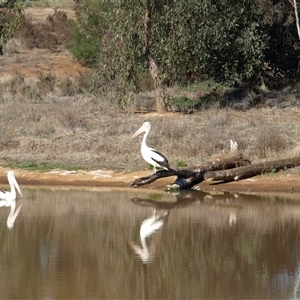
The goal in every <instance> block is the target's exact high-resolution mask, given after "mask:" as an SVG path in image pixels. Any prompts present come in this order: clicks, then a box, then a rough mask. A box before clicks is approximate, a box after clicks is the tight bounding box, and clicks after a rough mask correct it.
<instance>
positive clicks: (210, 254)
mask: <svg viewBox="0 0 300 300" xmlns="http://www.w3.org/2000/svg"><path fill="white" fill-rule="evenodd" d="M23 194H24V198H23V199H21V198H20V199H18V201H17V207H16V210H17V208H18V207H19V206H20V205H22V206H21V209H20V211H19V214H18V215H17V216H16V218H15V220H14V223H13V226H12V228H11V229H9V228H8V227H7V218H8V217H9V214H10V208H1V209H0V238H1V243H0V265H1V272H0V295H1V299H300V289H299V284H300V277H299V274H300V238H299V237H300V196H299V198H297V196H294V197H293V199H290V198H280V197H275V196H268V195H264V196H250V195H232V194H224V195H215V196H210V195H208V194H205V193H202V192H195V191H194V192H192V191H189V192H181V193H179V194H177V195H175V194H167V193H157V192H156V193H152V194H151V193H143V192H142V191H140V190H134V191H122V190H103V189H95V190H86V191H85V190H72V189H24V190H23Z"/></svg>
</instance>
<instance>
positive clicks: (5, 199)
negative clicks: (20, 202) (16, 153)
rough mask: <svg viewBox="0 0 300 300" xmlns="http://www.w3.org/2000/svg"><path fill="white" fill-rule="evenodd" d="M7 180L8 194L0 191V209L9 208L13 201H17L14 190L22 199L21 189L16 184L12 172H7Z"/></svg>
mask: <svg viewBox="0 0 300 300" xmlns="http://www.w3.org/2000/svg"><path fill="white" fill-rule="evenodd" d="M7 179H8V183H9V186H10V192H8V191H4V190H0V199H1V200H0V207H1V206H11V201H15V200H16V199H17V193H16V189H17V191H18V192H19V194H20V195H21V196H22V197H23V195H22V192H21V189H20V187H19V185H18V182H17V180H16V178H15V174H14V172H13V171H8V172H7Z"/></svg>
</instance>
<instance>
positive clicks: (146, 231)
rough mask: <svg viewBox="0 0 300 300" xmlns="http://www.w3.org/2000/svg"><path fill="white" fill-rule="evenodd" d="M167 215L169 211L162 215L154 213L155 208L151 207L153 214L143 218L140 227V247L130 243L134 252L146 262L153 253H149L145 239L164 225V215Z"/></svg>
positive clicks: (149, 260) (150, 258)
mask: <svg viewBox="0 0 300 300" xmlns="http://www.w3.org/2000/svg"><path fill="white" fill-rule="evenodd" d="M168 215H169V211H168V212H166V213H165V214H163V215H162V216H160V215H157V214H156V209H155V208H153V215H152V216H151V217H149V218H147V219H145V220H144V221H143V223H142V225H141V227H140V239H141V244H142V247H140V246H138V245H135V244H133V243H131V247H132V249H133V250H134V252H135V253H136V254H138V255H139V256H140V258H141V260H142V261H143V263H145V264H147V263H149V262H151V260H152V256H153V253H150V252H151V251H150V250H149V248H148V246H147V243H146V239H147V238H148V237H150V236H151V235H152V234H154V233H155V232H156V231H157V230H159V229H160V228H162V226H163V225H164V222H165V219H166V217H167V216H168Z"/></svg>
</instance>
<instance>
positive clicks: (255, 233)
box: [135, 195, 300, 299]
mask: <svg viewBox="0 0 300 300" xmlns="http://www.w3.org/2000/svg"><path fill="white" fill-rule="evenodd" d="M185 196H187V195H185ZM216 198H218V197H216ZM229 198H230V197H229ZM188 199H189V201H188V203H187V205H195V201H193V200H191V199H190V198H188ZM220 199H221V197H220ZM220 199H219V200H220ZM214 200H215V199H214V197H212V199H211V202H207V199H206V200H205V201H204V198H203V199H202V200H201V199H200V202H199V199H197V200H196V201H197V204H198V205H203V209H204V210H203V215H201V214H200V217H199V219H198V220H193V221H190V222H187V223H180V220H178V217H180V216H181V215H182V214H184V212H181V213H179V211H178V210H177V209H178V208H180V207H184V201H182V199H180V200H179V201H178V202H176V203H155V205H156V207H167V206H168V207H169V208H170V209H171V210H170V216H169V221H168V228H167V230H166V229H165V233H164V239H163V240H162V243H161V256H160V260H159V266H160V267H159V269H160V274H157V276H159V278H160V282H164V283H165V284H164V288H161V289H160V288H158V291H157V295H159V296H160V297H170V295H172V296H173V297H176V293H175V291H174V286H175V287H176V284H178V282H180V286H188V287H189V293H188V295H189V297H197V295H199V291H201V294H202V293H203V295H205V297H207V298H220V299H223V298H224V297H227V296H228V295H229V294H230V293H233V294H234V293H235V291H236V293H237V295H241V291H243V294H244V295H252V297H253V298H256V299H258V298H262V297H267V296H268V295H270V294H272V293H274V295H275V296H276V297H277V298H279V299H283V298H285V297H286V295H287V289H288V293H290V294H292V290H293V283H292V282H291V280H290V281H289V283H288V284H286V282H285V284H282V282H280V281H278V280H277V278H278V276H279V275H278V274H295V273H296V272H297V266H298V264H299V260H300V254H298V252H299V251H298V250H299V241H298V238H297V236H298V235H297V233H298V232H299V229H300V228H299V227H300V224H299V221H298V222H295V221H294V220H293V218H289V217H288V212H289V211H287V212H283V214H281V212H280V209H281V208H280V206H278V207H276V206H275V205H273V206H270V205H265V206H257V205H256V206H253V203H248V204H249V205H250V206H247V202H246V203H244V204H243V203H242V204H241V205H242V206H243V205H245V208H243V207H241V208H239V209H237V206H236V203H237V200H236V199H235V198H234V197H233V196H232V197H231V200H230V199H229V200H228V198H227V199H226V198H224V196H223V200H224V201H223V202H221V200H220V201H219V200H218V202H217V201H214ZM230 201H232V202H230ZM150 202H151V201H150V200H148V201H146V199H140V203H143V204H144V205H148V206H150V205H149V204H150ZM135 203H137V200H135ZM178 203H180V205H179V204H178ZM226 203H229V205H228V207H229V208H230V207H231V208H233V209H234V210H235V211H237V216H238V217H237V219H236V221H235V223H234V225H232V224H231V226H230V223H229V222H228V223H227V226H226V223H223V225H222V224H220V223H219V222H217V223H216V224H218V225H217V226H214V225H213V219H214V218H216V217H217V215H219V216H222V213H224V211H226V212H227V213H228V216H229V218H228V219H227V220H230V212H231V211H232V209H231V208H230V209H229V208H226ZM233 203H234V206H233ZM153 205H154V203H153ZM177 205H178V206H177ZM242 209H245V211H242ZM293 209H294V208H293ZM195 210H196V207H195ZM198 212H199V211H198ZM285 214H286V215H285ZM240 215H241V216H242V218H240ZM247 216H248V217H247ZM268 216H269V219H268ZM175 220H176V221H175ZM178 225H180V226H178ZM183 270H184V271H183ZM148 272H150V271H149V270H148ZM151 272H155V269H154V268H153V270H152V269H151ZM207 274H209V275H207ZM148 276H149V275H148ZM149 284H150V282H149ZM226 291H227V292H228V294H226ZM185 292H186V290H185ZM224 293H225V294H224ZM157 295H151V296H152V297H155V296H157ZM225 295H226V296H225ZM185 297H187V295H186V294H185ZM237 297H238V298H239V296H237Z"/></svg>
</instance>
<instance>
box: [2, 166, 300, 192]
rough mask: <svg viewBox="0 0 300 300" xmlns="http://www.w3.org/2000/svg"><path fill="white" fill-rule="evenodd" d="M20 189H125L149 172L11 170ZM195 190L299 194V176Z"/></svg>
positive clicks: (152, 187)
mask: <svg viewBox="0 0 300 300" xmlns="http://www.w3.org/2000/svg"><path fill="white" fill-rule="evenodd" d="M7 171H8V169H6V168H0V174H1V175H0V187H1V188H3V189H7V186H8V183H7V178H6V172H7ZM14 172H15V176H16V178H17V181H18V183H19V185H20V186H34V187H77V188H91V187H93V188H94V187H107V188H121V189H124V188H129V189H135V188H133V187H131V185H130V183H131V182H132V181H134V180H135V179H137V178H139V177H144V176H147V175H149V172H150V171H149V170H143V171H139V172H131V173H123V172H122V173H117V172H114V171H102V170H96V171H62V170H53V171H49V172H40V171H27V170H21V169H18V170H14ZM175 179H176V177H168V178H162V179H159V180H157V181H155V182H153V183H151V184H149V185H144V186H143V187H140V188H139V189H143V190H148V191H164V189H165V188H166V186H167V185H170V184H172V183H173V182H174V181H175ZM196 188H198V189H200V190H203V191H205V192H234V193H239V192H240V193H265V192H266V193H278V192H280V193H300V174H287V173H285V172H279V173H277V174H272V175H260V176H255V177H252V178H249V179H243V180H240V181H234V182H227V183H216V182H202V183H200V184H199V185H197V186H196Z"/></svg>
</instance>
